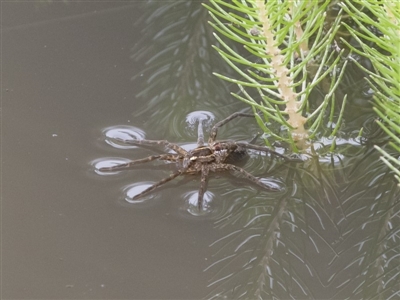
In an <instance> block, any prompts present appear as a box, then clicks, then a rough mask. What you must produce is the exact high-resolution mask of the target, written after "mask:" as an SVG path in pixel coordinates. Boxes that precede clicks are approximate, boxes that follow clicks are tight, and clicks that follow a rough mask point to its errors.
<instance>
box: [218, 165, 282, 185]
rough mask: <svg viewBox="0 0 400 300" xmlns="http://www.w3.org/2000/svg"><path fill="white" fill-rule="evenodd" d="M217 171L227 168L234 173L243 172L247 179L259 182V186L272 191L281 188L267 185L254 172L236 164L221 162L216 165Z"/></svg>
mask: <svg viewBox="0 0 400 300" xmlns="http://www.w3.org/2000/svg"><path fill="white" fill-rule="evenodd" d="M214 169H215V171H223V170H227V171H233V174H238V173H239V174H241V175H243V176H244V177H245V178H246V179H247V180H250V181H251V182H253V183H255V184H257V185H258V186H261V187H262V188H264V189H266V190H268V191H271V192H279V191H280V190H279V189H277V188H275V187H272V186H269V185H266V184H265V183H263V182H262V181H261V180H260V179H259V178H257V177H255V176H253V175H252V174H250V173H249V172H247V171H246V170H244V169H242V168H239V167H237V166H235V165H231V164H219V165H216V166H215V168H214Z"/></svg>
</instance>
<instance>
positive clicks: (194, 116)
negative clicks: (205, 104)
mask: <svg viewBox="0 0 400 300" xmlns="http://www.w3.org/2000/svg"><path fill="white" fill-rule="evenodd" d="M214 120H215V115H214V114H213V113H212V112H209V111H206V110H196V111H193V112H191V113H189V114H187V115H186V124H187V126H188V128H189V129H190V130H194V129H197V123H198V122H199V121H201V122H202V125H203V126H204V129H206V130H207V129H209V128H210V127H211V124H212V123H213V122H214Z"/></svg>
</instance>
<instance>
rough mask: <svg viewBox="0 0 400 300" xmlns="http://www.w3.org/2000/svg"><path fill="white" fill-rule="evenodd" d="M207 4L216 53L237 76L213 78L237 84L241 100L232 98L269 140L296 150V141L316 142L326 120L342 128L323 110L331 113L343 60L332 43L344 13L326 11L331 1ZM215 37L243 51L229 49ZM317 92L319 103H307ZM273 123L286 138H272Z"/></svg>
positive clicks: (215, 1) (254, 0)
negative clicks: (253, 115)
mask: <svg viewBox="0 0 400 300" xmlns="http://www.w3.org/2000/svg"><path fill="white" fill-rule="evenodd" d="M210 2H211V4H212V6H207V8H208V9H209V11H210V14H211V16H212V18H213V20H214V22H213V23H211V25H212V26H213V27H214V28H215V30H216V31H217V32H218V33H216V34H215V37H216V39H217V40H218V41H219V43H220V44H221V45H222V47H221V48H217V47H215V49H216V50H217V51H218V52H219V53H220V54H221V56H222V57H223V59H224V60H226V61H227V62H228V64H229V65H231V66H232V67H233V68H234V69H235V70H236V71H237V73H238V74H239V76H240V77H239V78H231V77H227V76H224V75H221V74H216V75H217V76H218V77H220V78H223V79H225V80H228V81H231V82H234V83H236V84H238V86H239V88H240V90H241V94H233V95H234V96H235V97H236V98H238V99H240V100H242V101H244V102H246V103H248V104H250V105H251V106H252V107H253V109H254V110H257V111H260V112H262V114H263V116H264V119H261V118H258V122H259V125H260V127H261V128H262V129H263V130H264V132H265V133H266V134H267V135H269V136H271V137H274V138H275V139H278V140H283V141H286V142H288V143H290V144H291V145H292V148H293V149H294V150H295V149H296V148H297V146H296V144H295V143H294V141H304V140H305V139H307V138H308V137H311V138H312V137H314V136H315V134H316V133H317V130H318V129H319V128H320V127H321V125H322V124H323V121H324V120H325V119H326V116H327V115H328V117H329V121H330V123H332V124H333V123H336V128H339V126H340V121H341V115H342V114H335V113H334V112H333V111H332V112H331V113H329V114H327V112H328V108H329V107H331V110H332V109H333V108H334V107H335V103H334V102H335V90H336V89H337V87H338V84H339V82H340V79H341V77H342V76H343V74H344V71H345V69H346V64H347V61H345V60H343V59H341V56H342V53H343V49H340V48H339V47H338V46H337V43H336V41H335V37H336V34H337V32H338V30H339V27H340V26H339V24H340V21H341V14H340V13H339V14H338V15H337V16H336V18H335V19H331V18H329V16H328V15H327V13H326V10H327V7H328V4H329V3H330V1H319V2H318V4H317V5H315V1H263V0H252V1H238V0H234V1H232V2H230V1H229V2H228V1H223V0H211V1H210ZM220 34H221V35H223V36H225V37H227V38H228V39H229V40H231V41H234V42H236V43H240V44H242V45H243V47H244V49H245V50H246V51H245V52H244V53H238V52H237V51H234V50H233V49H232V46H231V43H229V42H226V41H224V39H223V38H222V37H221V36H220ZM321 88H323V89H325V90H324V94H325V95H324V99H323V101H321V102H320V103H312V102H310V101H309V98H310V95H311V93H312V92H315V91H316V90H319V89H321ZM251 90H255V91H256V92H257V93H254V92H253V91H251ZM345 100H346V99H345V98H344V99H343V101H342V105H341V108H342V112H343V109H344V107H345V104H346V101H345ZM335 117H336V120H335V119H334V118H335ZM273 123H277V124H279V125H283V126H284V128H287V129H288V130H289V134H286V135H281V134H278V133H276V132H274V131H273V130H272V129H271V128H273V127H272V126H269V125H270V124H273ZM305 126H307V128H308V129H305ZM336 130H337V129H336ZM331 133H334V132H331Z"/></svg>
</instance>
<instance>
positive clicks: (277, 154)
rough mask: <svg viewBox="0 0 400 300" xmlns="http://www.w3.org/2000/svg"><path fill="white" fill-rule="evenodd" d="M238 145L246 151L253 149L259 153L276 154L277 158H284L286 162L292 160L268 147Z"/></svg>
mask: <svg viewBox="0 0 400 300" xmlns="http://www.w3.org/2000/svg"><path fill="white" fill-rule="evenodd" d="M236 145H238V146H240V147H243V148H246V149H253V150H259V151H264V152H268V153H271V154H274V155H276V156H279V157H281V158H283V159H285V160H290V158H289V157H287V156H285V155H283V154H280V153H278V152H276V151H274V150H272V149H271V148H269V147H267V146H259V145H254V144H249V143H246V142H237V143H236Z"/></svg>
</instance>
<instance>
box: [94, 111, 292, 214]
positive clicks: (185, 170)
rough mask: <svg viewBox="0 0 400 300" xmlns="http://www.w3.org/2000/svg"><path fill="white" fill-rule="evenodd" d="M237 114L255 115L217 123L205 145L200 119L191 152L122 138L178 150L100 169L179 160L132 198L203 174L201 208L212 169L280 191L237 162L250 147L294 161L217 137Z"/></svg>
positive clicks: (132, 142)
mask: <svg viewBox="0 0 400 300" xmlns="http://www.w3.org/2000/svg"><path fill="white" fill-rule="evenodd" d="M237 117H254V115H253V114H249V113H242V112H236V113H234V114H232V115H230V116H229V117H227V118H226V119H224V120H222V121H220V122H218V123H216V124H215V125H214V126H213V127H212V128H211V131H210V137H209V139H208V143H207V144H205V142H204V134H203V127H202V121H201V120H199V126H198V139H197V147H196V148H194V149H192V150H189V151H186V150H185V149H183V148H182V147H180V146H179V145H177V144H174V143H170V142H168V141H167V140H145V139H142V140H122V141H121V142H123V143H125V144H129V145H136V146H140V145H142V146H154V145H161V146H164V147H165V148H166V149H170V150H172V151H173V152H175V153H164V154H158V155H151V156H148V157H146V158H142V159H136V160H132V161H129V162H127V163H123V164H118V165H114V166H111V167H104V168H100V169H99V171H102V172H108V171H116V170H124V169H128V168H131V167H133V166H135V165H137V164H142V163H147V162H150V161H153V160H164V161H170V162H174V163H176V171H174V172H172V173H171V174H170V175H169V176H168V177H165V178H164V179H162V180H160V181H158V182H156V183H154V184H153V185H151V186H150V187H148V188H147V189H145V190H144V191H142V192H141V193H139V194H137V195H135V196H134V197H133V198H132V200H136V199H139V198H140V197H143V196H144V195H146V194H148V193H150V192H152V191H153V190H155V189H156V188H158V187H160V186H161V185H163V184H165V183H167V182H169V181H171V180H173V179H175V178H176V177H178V176H181V175H200V189H199V193H198V201H197V205H198V208H199V209H200V210H201V209H202V208H203V198H204V193H205V192H206V189H207V184H208V179H209V175H210V172H221V171H230V172H231V173H232V174H234V175H236V176H239V177H244V178H246V179H247V180H249V181H251V182H253V183H255V184H256V185H258V186H261V187H262V188H264V189H266V190H268V191H277V190H276V188H274V187H272V186H269V185H267V184H265V183H264V182H263V181H262V180H260V179H259V178H257V177H255V176H253V175H252V174H250V173H249V172H247V171H246V170H244V169H243V168H240V167H238V166H236V165H234V164H233V163H235V162H236V161H238V160H240V159H241V158H243V157H245V156H246V155H247V149H253V150H258V151H264V152H267V153H271V154H273V155H276V156H278V157H281V158H283V159H285V160H290V159H289V158H288V157H286V156H284V155H282V154H280V153H277V152H275V151H273V150H271V149H270V148H268V147H266V146H259V145H254V144H252V143H247V142H236V141H232V140H220V141H219V140H217V132H218V129H219V128H220V127H221V126H223V125H225V124H226V123H228V122H229V121H231V120H233V119H235V118H237Z"/></svg>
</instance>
